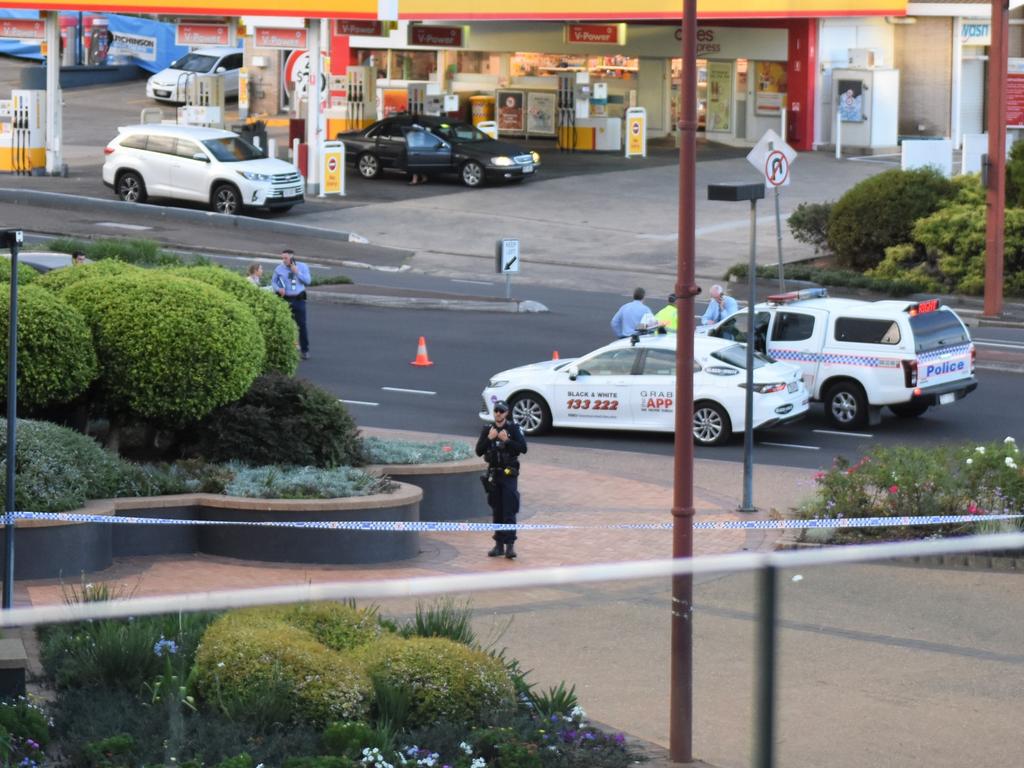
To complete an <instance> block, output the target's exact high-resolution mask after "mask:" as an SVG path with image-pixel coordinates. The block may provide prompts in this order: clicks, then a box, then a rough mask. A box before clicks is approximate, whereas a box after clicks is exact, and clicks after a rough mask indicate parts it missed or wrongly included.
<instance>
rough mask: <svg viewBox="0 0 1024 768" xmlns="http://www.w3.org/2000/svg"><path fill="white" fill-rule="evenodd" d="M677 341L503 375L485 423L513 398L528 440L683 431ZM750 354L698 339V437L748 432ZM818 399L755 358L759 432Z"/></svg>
mask: <svg viewBox="0 0 1024 768" xmlns="http://www.w3.org/2000/svg"><path fill="white" fill-rule="evenodd" d="M675 376H676V335H675V334H674V333H672V334H667V335H661V336H640V337H638V341H637V342H634V341H633V340H631V339H620V340H619V341H616V342H613V343H611V344H609V345H607V346H605V347H601V348H600V349H596V350H594V351H593V352H591V353H590V354H587V355H584V356H583V357H579V358H573V359H563V360H547V361H544V362H540V363H534V364H532V365H524V366H521V367H519V368H511V369H509V370H507V371H502V372H501V373H496V374H495V375H494V376H492V377H491V380H490V381H489V382H487V387H486V388H485V389H484V391H483V407H482V408H481V410H480V418H481V419H482V420H483V421H489V420H490V419H492V418H493V409H494V403H496V402H497V401H499V400H505V401H507V402H508V403H509V405H510V406H511V409H512V418H513V419H515V421H516V423H517V424H519V426H520V427H522V429H523V432H525V433H526V434H527V435H538V434H541V433H543V432H544V431H546V430H547V429H549V428H550V427H552V426H556V427H581V428H587V429H631V430H644V431H650V432H674V431H675V404H676V396H675V383H676V379H675ZM745 384H746V349H745V347H744V346H743V345H742V344H737V343H735V342H732V341H726V340H724V339H716V338H711V337H697V338H694V361H693V400H694V408H693V411H694V413H693V439H694V441H695V442H696V443H697V444H698V445H719V444H721V443H724V442H726V441H727V440H728V439H729V437H730V436H731V435H732V434H733V433H734V432H742V431H743V429H744V427H745V424H746V422H745V419H744V413H745V411H744V400H745V397H744V395H745V392H746V390H745ZM809 402H810V397H809V395H808V393H807V390H806V389H805V388H804V384H803V381H802V379H801V377H800V369H799V368H797V367H796V366H793V365H789V364H787V363H778V362H775V361H773V360H771V359H770V358H768V357H765V356H764V355H760V354H757V355H755V357H754V417H753V421H754V428H755V429H764V428H767V427H771V426H774V425H776V424H781V423H783V422H787V421H793V420H795V419H799V418H801V417H803V416H804V414H805V413H806V412H807V409H808V407H809Z"/></svg>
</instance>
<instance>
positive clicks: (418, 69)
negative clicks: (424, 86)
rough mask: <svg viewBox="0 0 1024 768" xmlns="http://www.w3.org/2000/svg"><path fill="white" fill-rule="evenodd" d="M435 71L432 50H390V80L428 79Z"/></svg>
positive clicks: (434, 56) (435, 54) (435, 65)
mask: <svg viewBox="0 0 1024 768" xmlns="http://www.w3.org/2000/svg"><path fill="white" fill-rule="evenodd" d="M435 72H437V53H436V52H434V51H391V74H390V79H391V80H430V76H431V75H432V74H434V73H435Z"/></svg>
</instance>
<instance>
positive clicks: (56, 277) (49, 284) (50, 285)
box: [39, 261, 142, 293]
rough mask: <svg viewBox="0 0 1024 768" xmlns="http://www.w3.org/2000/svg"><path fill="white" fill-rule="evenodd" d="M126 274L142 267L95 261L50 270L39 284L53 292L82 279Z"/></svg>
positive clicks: (61, 290) (134, 273)
mask: <svg viewBox="0 0 1024 768" xmlns="http://www.w3.org/2000/svg"><path fill="white" fill-rule="evenodd" d="M127 274H132V275H138V274H142V268H141V267H135V266H132V265H131V264H125V263H124V262H122V261H96V262H93V263H92V264H80V265H78V266H71V267H62V268H61V269H54V270H51V271H49V272H47V273H46V274H45V275H42V276H41V277H40V278H39V285H41V286H43V287H44V288H46V289H47V290H50V291H53V292H55V293H61V292H63V291H64V290H66V289H67V288H69V287H71V286H72V285H75V284H77V283H80V282H82V281H83V280H93V279H101V280H103V279H109V278H111V277H120V276H121V275H127Z"/></svg>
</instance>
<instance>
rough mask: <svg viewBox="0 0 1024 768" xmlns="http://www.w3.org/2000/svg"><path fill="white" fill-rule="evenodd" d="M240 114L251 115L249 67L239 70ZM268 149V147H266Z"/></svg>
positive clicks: (240, 115) (243, 115) (242, 115)
mask: <svg viewBox="0 0 1024 768" xmlns="http://www.w3.org/2000/svg"><path fill="white" fill-rule="evenodd" d="M238 116H239V117H248V116H249V68H248V67H240V68H239V70H238ZM264 149H266V147H264Z"/></svg>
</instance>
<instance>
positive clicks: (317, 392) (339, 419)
mask: <svg viewBox="0 0 1024 768" xmlns="http://www.w3.org/2000/svg"><path fill="white" fill-rule="evenodd" d="M184 440H185V442H186V444H187V445H186V449H185V450H186V453H187V454H189V455H197V456H202V457H204V458H205V459H207V460H208V461H231V460H237V461H242V462H245V463H246V464H251V465H254V466H258V465H270V464H279V465H296V466H309V467H336V466H341V465H347V466H360V465H362V464H365V463H366V462H365V461H364V459H363V455H362V448H361V445H360V441H359V430H358V427H357V426H356V423H355V421H354V420H353V419H352V417H351V416H350V415H349V412H348V410H347V409H346V408H345V406H344V405H343V404H342V403H339V402H338V398H337V397H336V396H334V395H332V394H331V393H329V392H327V391H326V390H323V389H321V388H320V387H318V386H316V385H315V384H311V383H310V382H308V381H303V380H302V379H292V378H289V377H287V376H281V375H279V374H269V375H266V376H260V377H259V378H258V379H257V380H256V381H255V382H253V385H252V387H251V388H250V389H249V391H248V392H246V393H245V396H244V397H242V398H241V399H240V400H238V402H234V403H231V404H229V405H225V406H223V407H221V408H218V409H217V410H215V411H213V412H212V413H210V414H209V416H208V417H207V418H206V419H204V420H203V421H202V423H200V424H197V425H195V427H194V428H192V429H191V430H190V432H189V434H188V435H186V436H185V437H184Z"/></svg>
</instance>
